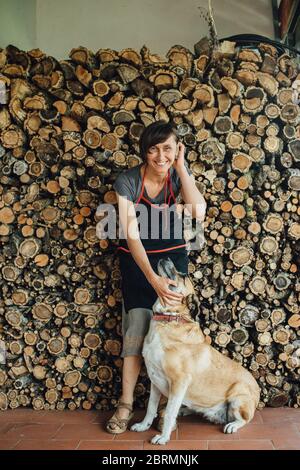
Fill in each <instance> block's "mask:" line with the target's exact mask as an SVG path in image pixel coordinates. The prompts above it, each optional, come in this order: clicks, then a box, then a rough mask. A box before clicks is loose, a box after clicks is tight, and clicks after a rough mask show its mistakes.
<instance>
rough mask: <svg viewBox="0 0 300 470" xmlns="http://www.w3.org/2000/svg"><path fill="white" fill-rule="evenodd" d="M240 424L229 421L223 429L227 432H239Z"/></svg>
mask: <svg viewBox="0 0 300 470" xmlns="http://www.w3.org/2000/svg"><path fill="white" fill-rule="evenodd" d="M237 430H238V426H237V425H236V423H234V422H233V423H228V424H226V425H225V426H224V428H223V431H224V433H225V434H232V433H233V432H237Z"/></svg>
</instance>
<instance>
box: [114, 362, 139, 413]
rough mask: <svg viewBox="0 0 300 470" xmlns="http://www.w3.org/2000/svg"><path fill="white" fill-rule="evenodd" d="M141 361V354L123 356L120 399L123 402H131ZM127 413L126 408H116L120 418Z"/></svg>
mask: <svg viewBox="0 0 300 470" xmlns="http://www.w3.org/2000/svg"><path fill="white" fill-rule="evenodd" d="M142 361H143V358H142V356H125V357H124V362H123V371H122V395H121V397H120V400H122V401H124V402H125V403H130V404H132V403H133V393H134V389H135V386H136V382H137V379H138V376H139V373H140V370H141V365H142ZM128 415H129V410H127V409H126V408H120V409H119V410H118V416H119V417H120V418H127V417H128Z"/></svg>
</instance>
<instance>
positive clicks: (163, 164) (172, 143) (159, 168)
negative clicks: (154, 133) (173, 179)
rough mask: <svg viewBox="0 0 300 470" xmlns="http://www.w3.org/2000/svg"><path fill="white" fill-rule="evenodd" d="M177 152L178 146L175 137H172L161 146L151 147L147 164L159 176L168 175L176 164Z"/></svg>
mask: <svg viewBox="0 0 300 470" xmlns="http://www.w3.org/2000/svg"><path fill="white" fill-rule="evenodd" d="M176 152H177V144H176V140H175V136H174V135H170V137H168V138H167V139H166V140H165V141H164V142H162V143H161V144H156V145H153V146H152V147H149V149H148V152H147V163H148V166H150V167H151V168H152V169H153V171H154V172H155V173H157V174H159V175H162V174H165V173H167V171H168V169H169V168H171V166H172V165H173V163H174V160H175V157H176Z"/></svg>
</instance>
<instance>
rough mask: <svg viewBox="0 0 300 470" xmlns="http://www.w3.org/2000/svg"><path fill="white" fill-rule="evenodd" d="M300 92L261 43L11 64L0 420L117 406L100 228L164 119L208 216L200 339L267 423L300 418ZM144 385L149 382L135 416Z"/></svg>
mask: <svg viewBox="0 0 300 470" xmlns="http://www.w3.org/2000/svg"><path fill="white" fill-rule="evenodd" d="M299 83H300V74H299V70H298V67H297V64H296V62H295V61H294V59H293V58H292V57H290V56H289V55H288V54H283V55H282V54H281V55H279V54H278V52H277V50H276V48H275V47H274V46H272V45H270V44H266V43H261V44H259V46H258V47H257V48H255V49H254V48H240V47H237V46H236V45H235V44H234V43H232V42H227V41H224V42H221V43H220V44H219V45H218V47H217V48H216V49H215V50H214V51H213V53H211V51H210V48H209V45H208V42H207V40H206V39H205V38H204V39H202V40H201V41H199V42H198V43H197V44H196V45H195V50H194V53H192V52H191V51H190V50H188V49H187V48H185V47H182V46H179V45H175V46H173V47H171V49H170V50H169V51H168V53H167V54H166V57H161V56H159V55H157V54H152V53H151V51H150V50H149V49H148V48H147V47H146V46H143V47H142V49H141V50H140V52H137V51H136V50H134V49H129V48H127V49H124V50H122V51H120V52H117V51H115V50H111V49H99V50H98V51H97V52H96V53H93V52H91V51H90V50H88V49H86V48H84V47H79V48H74V49H72V50H71V52H70V54H69V59H68V60H61V61H58V60H56V59H55V58H53V57H51V56H47V55H46V54H45V53H43V52H42V51H41V50H39V49H33V50H30V51H28V52H25V51H22V50H19V49H18V48H16V47H14V46H13V45H9V46H8V47H6V48H5V49H0V243H1V245H0V246H1V250H0V276H1V299H0V339H1V340H2V343H0V345H2V350H3V349H5V348H6V351H2V353H3V354H4V353H5V352H6V359H5V360H3V361H2V362H3V363H2V364H1V367H0V409H2V410H5V409H7V408H17V407H19V406H28V407H33V408H34V409H36V410H41V409H60V410H61V409H64V408H67V409H71V410H73V409H76V408H83V409H91V408H97V409H108V408H110V407H111V406H112V405H114V404H115V402H116V400H117V399H118V395H119V392H120V382H121V374H120V372H121V366H122V360H121V359H120V357H119V356H120V352H121V341H122V337H121V324H120V323H121V300H122V296H121V289H120V272H119V269H118V257H117V256H116V255H115V247H116V245H117V243H118V240H117V238H116V239H114V240H104V239H103V240H99V239H98V238H97V236H96V224H97V222H99V220H101V217H97V216H96V215H95V212H96V208H97V206H98V205H99V204H101V203H103V202H105V203H111V204H114V205H115V207H116V195H115V192H114V191H113V189H112V184H113V182H114V180H115V178H116V176H117V175H118V174H119V172H120V171H123V170H125V169H127V168H130V167H133V166H135V165H137V164H139V163H140V162H141V159H140V156H139V148H138V140H139V136H140V134H141V132H142V130H143V129H144V127H145V126H147V125H149V124H150V123H152V122H153V121H156V120H159V119H165V120H170V119H172V120H174V121H175V122H176V124H177V126H178V131H179V134H180V136H181V140H182V141H183V142H184V144H185V146H186V159H187V161H188V164H189V167H190V168H191V170H192V172H193V174H194V176H195V178H196V180H197V185H198V187H199V190H200V191H201V192H202V193H203V195H204V196H205V199H206V201H207V204H208V207H207V216H206V220H205V238H206V244H205V246H204V248H203V249H202V250H201V251H200V252H199V251H191V252H190V266H189V271H190V274H191V276H192V278H193V280H194V283H195V288H196V290H197V294H198V296H199V300H200V304H201V307H200V308H201V315H200V322H201V327H202V328H203V330H204V333H205V334H206V335H207V341H210V342H211V344H212V345H214V346H215V347H216V348H218V349H219V350H220V351H222V352H223V353H224V354H226V355H229V356H230V357H232V358H234V359H235V360H237V361H239V362H241V363H242V364H244V365H245V367H247V368H248V369H249V370H251V372H252V374H253V375H254V377H255V378H256V379H257V380H258V383H259V384H260V386H261V388H262V401H261V403H260V406H261V407H263V406H265V405H270V406H281V405H288V406H294V407H298V406H299V405H300V389H299V372H300V329H299V326H300V311H299V297H300V283H299V257H300V247H299V237H300V224H299V215H300V207H299V189H300V168H299V159H300V123H299V94H298V95H297V85H298V90H299ZM3 344H5V348H4V346H3ZM2 359H3V358H2ZM148 386H149V382H148V379H147V377H146V373H145V370H143V372H142V375H141V377H140V379H139V382H138V384H137V387H136V396H137V402H138V404H140V405H142V404H143V403H144V401H145V399H146V398H147V393H148Z"/></svg>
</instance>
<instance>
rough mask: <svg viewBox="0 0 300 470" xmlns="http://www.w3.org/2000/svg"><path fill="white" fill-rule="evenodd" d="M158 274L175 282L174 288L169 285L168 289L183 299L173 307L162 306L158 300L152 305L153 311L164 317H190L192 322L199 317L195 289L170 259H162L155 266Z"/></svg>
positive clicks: (198, 304)
mask: <svg viewBox="0 0 300 470" xmlns="http://www.w3.org/2000/svg"><path fill="white" fill-rule="evenodd" d="M157 270H158V274H159V275H160V276H163V277H167V278H169V279H171V280H172V281H175V282H176V286H175V285H172V284H170V285H169V289H170V290H173V291H175V292H178V293H180V294H182V295H183V299H182V301H181V303H180V302H178V303H176V304H174V305H168V304H166V306H163V305H162V304H161V303H160V300H159V298H158V299H157V300H156V302H155V303H154V305H153V311H155V312H157V313H162V314H166V315H182V316H185V317H187V316H190V317H192V318H193V319H194V320H195V319H197V317H198V315H199V307H200V302H199V300H198V297H197V296H196V295H195V289H194V286H193V283H192V281H191V279H190V277H189V276H188V275H187V274H184V273H181V272H180V271H177V269H176V267H175V265H174V263H173V261H172V260H171V259H170V258H166V259H164V258H162V259H160V260H159V262H158V264H157Z"/></svg>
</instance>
